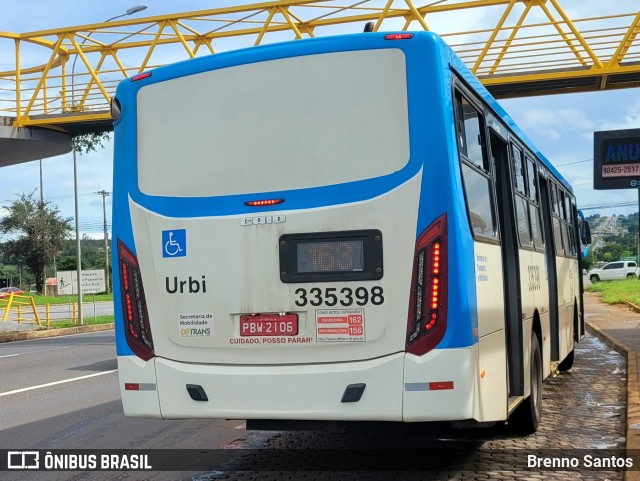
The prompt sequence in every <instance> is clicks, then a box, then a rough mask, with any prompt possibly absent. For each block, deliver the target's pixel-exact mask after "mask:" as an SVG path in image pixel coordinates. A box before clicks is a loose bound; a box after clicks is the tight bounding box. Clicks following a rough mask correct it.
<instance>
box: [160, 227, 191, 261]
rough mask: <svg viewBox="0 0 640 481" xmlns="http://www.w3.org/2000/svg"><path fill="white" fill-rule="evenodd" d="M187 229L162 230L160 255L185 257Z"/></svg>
mask: <svg viewBox="0 0 640 481" xmlns="http://www.w3.org/2000/svg"><path fill="white" fill-rule="evenodd" d="M186 255H187V229H176V230H163V231H162V257H186Z"/></svg>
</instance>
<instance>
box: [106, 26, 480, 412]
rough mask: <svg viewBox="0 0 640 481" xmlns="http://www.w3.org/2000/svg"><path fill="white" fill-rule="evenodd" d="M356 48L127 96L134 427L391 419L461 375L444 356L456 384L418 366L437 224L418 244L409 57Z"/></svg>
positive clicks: (150, 81) (205, 62)
mask: <svg viewBox="0 0 640 481" xmlns="http://www.w3.org/2000/svg"><path fill="white" fill-rule="evenodd" d="M355 38H356V40H354V42H355V44H354V45H352V46H348V45H347V46H345V45H343V44H344V42H345V41H344V40H343V41H342V42H335V41H334V42H333V43H330V44H329V43H327V41H310V42H296V44H283V45H278V46H269V47H264V48H256V49H251V50H248V51H243V52H237V53H232V54H219V55H216V56H213V57H211V58H207V59H200V60H197V61H192V62H187V63H182V64H178V65H175V66H170V67H166V68H162V69H158V70H155V71H153V72H152V75H151V76H149V77H145V78H140V79H139V80H138V79H134V80H132V81H128V82H125V83H124V84H123V85H121V86H120V87H119V90H118V95H117V102H118V104H119V106H120V110H121V114H120V118H119V119H118V121H117V123H116V166H115V182H114V189H115V192H114V203H115V204H114V216H115V219H114V239H115V240H117V250H116V251H115V252H114V266H117V272H115V273H114V291H115V293H116V310H117V313H116V316H117V318H118V322H117V343H118V366H119V372H120V381H121V382H120V385H121V393H122V399H123V405H124V410H125V413H126V414H127V415H130V416H142V417H162V418H167V419H176V418H233V419H261V420H316V421H340V420H345V421H346V420H348V421H356V420H386V421H402V420H406V419H405V418H406V409H405V408H406V406H405V404H406V402H407V400H406V399H405V398H404V397H405V395H406V394H407V390H409V391H410V392H409V393H408V394H409V396H411V395H412V392H411V391H416V390H418V391H423V392H424V391H427V390H431V391H433V392H436V391H438V392H443V393H444V392H445V391H447V390H450V389H452V387H453V379H454V378H455V376H456V375H457V374H455V372H453V371H456V370H457V371H462V370H464V369H467V368H468V362H467V361H466V360H465V361H464V362H452V361H456V359H454V358H448V357H447V354H446V353H445V352H441V353H440V354H438V355H434V356H435V357H436V358H437V359H436V361H435V362H437V363H438V364H440V365H442V366H448V367H445V368H444V369H445V370H444V371H442V370H440V371H439V372H438V374H437V375H436V374H432V375H426V372H427V371H426V367H425V366H426V363H425V361H424V358H423V357H418V356H420V355H422V354H424V353H425V352H427V351H428V350H430V349H432V348H433V347H434V346H435V344H436V341H437V340H439V338H441V337H442V335H443V331H442V329H441V326H444V322H445V319H444V316H446V312H445V310H446V307H441V306H446V304H445V303H444V301H445V299H443V298H444V297H445V296H446V275H445V272H444V270H443V271H440V266H441V265H444V263H445V261H446V252H447V243H446V234H447V221H446V215H442V216H441V217H439V218H438V220H437V221H435V222H433V223H431V224H430V227H429V228H428V229H421V230H420V232H418V234H422V235H421V236H419V238H418V239H417V235H416V230H417V226H418V224H419V222H418V215H419V204H420V198H421V189H422V181H423V164H422V160H421V159H420V158H419V156H416V155H412V151H413V147H412V144H413V143H414V142H417V141H415V140H412V138H411V137H412V136H411V135H410V127H409V117H410V108H409V98H410V94H409V88H408V79H407V76H408V73H407V72H408V66H407V64H408V60H407V54H406V52H405V51H404V50H403V49H401V48H399V45H398V44H396V43H393V42H389V41H386V40H385V39H384V38H383V36H381V35H380V36H376V37H375V38H376V39H377V40H376V41H374V42H373V47H374V48H370V46H371V41H370V40H367V41H366V42H365V40H363V39H362V36H355ZM363 45H368V46H369V47H368V48H366V49H365V48H364V47H363ZM417 246H418V250H416V248H417ZM416 253H418V254H417V255H416ZM414 256H415V259H414ZM114 271H115V268H114ZM416 286H418V287H417V288H416ZM412 292H415V294H412ZM427 297H428V298H427ZM118 306H120V308H118ZM118 309H119V310H118ZM423 311H424V312H423ZM408 313H409V314H408ZM408 317H409V322H408ZM416 319H417V320H418V321H416ZM429 324H430V325H429ZM431 328H433V331H434V332H435V331H437V330H438V329H440V331H441V332H440V333H439V334H438V333H436V335H434V336H432V337H429V336H424V335H423V334H424V332H425V330H428V329H431ZM412 336H413V337H412ZM418 338H419V339H418ZM408 339H409V341H410V342H411V343H413V342H414V341H417V342H416V343H414V344H412V345H413V346H414V348H415V349H416V352H415V353H414V354H411V350H412V349H413V348H410V349H409V354H407V343H408V342H409V341H408ZM429 343H430V345H429ZM415 346H417V347H415ZM407 356H409V357H410V358H411V360H410V361H408V360H407V359H408V358H407ZM438 356H439V357H438ZM438 359H440V360H439V361H438ZM465 359H467V358H465ZM432 362H433V361H432ZM447 369H448V370H451V371H452V372H446V370H447ZM457 371H456V372H457ZM423 385H424V386H426V389H422V387H423ZM459 385H460V386H461V385H462V384H459ZM407 386H409V387H407ZM469 389H471V388H469ZM449 392H452V391H449ZM467 394H468V395H467ZM461 396H462V397H461ZM470 396H471V393H470V391H469V393H462V395H461V392H460V390H458V391H457V392H456V393H455V397H454V396H453V395H446V394H445V395H442V394H441V395H440V397H439V398H438V399H439V401H438V406H440V405H441V409H439V410H435V411H438V413H437V414H436V415H431V414H429V415H427V414H424V415H423V418H424V419H447V418H449V419H450V418H452V416H453V417H454V418H459V419H464V418H468V417H470V416H471V411H469V409H468V406H469V401H468V399H469V397H470ZM423 407H424V406H423ZM413 409H414V411H415V407H414V408H413ZM431 411H433V410H431ZM426 412H427V411H425V413H426ZM412 420H414V419H412Z"/></svg>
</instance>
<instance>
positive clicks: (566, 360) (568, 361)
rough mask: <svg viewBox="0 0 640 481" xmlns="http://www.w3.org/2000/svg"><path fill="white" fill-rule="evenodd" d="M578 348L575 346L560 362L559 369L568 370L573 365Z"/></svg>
mask: <svg viewBox="0 0 640 481" xmlns="http://www.w3.org/2000/svg"><path fill="white" fill-rule="evenodd" d="M575 352H576V349H575V348H573V351H571V352H570V353H569V355H568V356H567V357H565V358H564V359H563V360H562V362H561V363H560V364H558V371H568V370H569V369H571V368H572V367H573V358H574V353H575Z"/></svg>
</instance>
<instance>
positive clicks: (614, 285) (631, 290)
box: [587, 279, 640, 306]
mask: <svg viewBox="0 0 640 481" xmlns="http://www.w3.org/2000/svg"><path fill="white" fill-rule="evenodd" d="M587 290H588V291H589V292H599V293H600V297H601V298H602V300H603V302H606V303H607V304H621V303H624V302H631V303H633V304H635V305H636V306H640V281H639V280H637V279H626V280H622V281H603V282H597V283H595V284H591V285H590V286H589V287H587Z"/></svg>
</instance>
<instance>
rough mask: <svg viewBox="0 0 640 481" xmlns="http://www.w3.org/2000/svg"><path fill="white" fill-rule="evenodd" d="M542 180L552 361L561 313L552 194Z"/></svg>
mask: <svg viewBox="0 0 640 481" xmlns="http://www.w3.org/2000/svg"><path fill="white" fill-rule="evenodd" d="M538 178H539V180H540V202H541V208H542V228H543V229H544V239H545V248H544V256H545V265H546V267H547V272H546V274H547V275H546V277H547V282H548V283H549V324H550V330H551V361H557V360H559V359H560V342H559V339H558V333H559V332H560V330H559V329H560V328H559V313H558V279H557V276H556V254H555V249H554V246H555V243H554V237H553V226H552V224H551V222H552V220H551V210H552V207H551V196H550V189H549V187H550V186H549V182H548V181H547V179H545V178H544V177H543V176H542V175H540V176H539V177H538Z"/></svg>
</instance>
